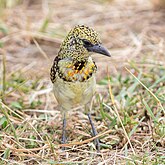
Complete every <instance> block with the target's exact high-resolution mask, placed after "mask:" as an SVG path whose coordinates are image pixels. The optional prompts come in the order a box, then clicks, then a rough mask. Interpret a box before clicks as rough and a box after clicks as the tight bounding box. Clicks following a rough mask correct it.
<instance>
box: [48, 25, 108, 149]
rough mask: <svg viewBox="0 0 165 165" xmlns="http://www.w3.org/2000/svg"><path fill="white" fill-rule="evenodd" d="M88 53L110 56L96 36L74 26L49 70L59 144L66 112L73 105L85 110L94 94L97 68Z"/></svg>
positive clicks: (66, 115)
mask: <svg viewBox="0 0 165 165" xmlns="http://www.w3.org/2000/svg"><path fill="white" fill-rule="evenodd" d="M89 52H96V53H99V54H103V55H106V56H110V53H109V52H108V50H107V49H106V48H105V47H103V46H102V44H101V41H100V39H99V36H98V33H96V32H95V31H94V30H93V29H92V28H89V27H87V26H84V25H78V26H75V27H74V28H73V29H72V30H71V31H70V32H69V34H68V35H67V37H66V38H65V40H64V41H63V42H62V44H61V47H60V50H59V52H58V55H57V56H56V57H55V59H54V63H53V66H52V68H51V72H50V77H51V81H52V83H53V91H54V95H55V97H56V99H57V101H58V103H59V106H60V110H61V112H62V117H63V130H62V143H66V119H67V118H68V113H69V111H71V110H72V109H73V107H75V106H77V105H85V107H88V106H87V105H88V104H89V103H90V102H91V99H92V97H93V95H94V93H95V88H96V80H95V73H96V71H97V66H96V64H95V62H94V61H93V59H92V57H91V56H90V54H89ZM88 118H89V121H90V124H91V127H92V133H93V136H96V135H97V131H96V129H95V127H94V125H93V123H92V120H91V116H90V114H88ZM95 142H96V148H97V149H98V150H99V148H100V145H99V140H98V139H96V140H95Z"/></svg>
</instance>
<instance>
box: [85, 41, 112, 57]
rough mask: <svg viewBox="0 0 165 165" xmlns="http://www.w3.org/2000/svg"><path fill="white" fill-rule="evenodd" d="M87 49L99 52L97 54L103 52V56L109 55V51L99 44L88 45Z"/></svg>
mask: <svg viewBox="0 0 165 165" xmlns="http://www.w3.org/2000/svg"><path fill="white" fill-rule="evenodd" d="M87 49H88V51H90V52H95V53H99V54H103V55H105V56H108V57H111V54H110V53H109V51H108V49H107V48H105V47H104V46H102V45H100V44H97V45H92V46H90V47H88V48H87Z"/></svg>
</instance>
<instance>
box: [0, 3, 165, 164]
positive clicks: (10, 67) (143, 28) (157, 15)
mask: <svg viewBox="0 0 165 165" xmlns="http://www.w3.org/2000/svg"><path fill="white" fill-rule="evenodd" d="M24 2H25V3H24V4H20V5H18V6H16V7H14V8H10V9H4V10H3V11H1V12H0V15H1V20H2V21H3V22H4V23H5V29H7V35H6V34H4V33H1V32H0V42H1V43H3V44H4V45H3V49H1V50H0V51H1V52H0V53H2V54H3V53H4V54H5V55H6V70H7V78H8V77H10V76H11V75H12V74H13V73H15V72H17V71H20V72H21V74H23V75H24V77H26V79H28V80H34V79H42V81H41V84H42V85H43V84H46V85H45V86H46V87H45V88H46V91H42V92H43V93H44V92H45V93H50V91H51V88H52V84H51V82H50V79H49V71H50V67H51V65H52V62H53V59H54V58H55V56H56V55H57V53H58V50H59V46H60V43H61V42H62V40H63V39H64V37H65V36H66V34H67V33H68V31H69V30H70V29H71V28H73V27H74V26H75V25H77V24H85V25H88V26H91V27H93V28H94V29H95V30H96V31H97V32H98V33H99V34H100V38H101V40H102V42H103V45H105V46H106V47H107V48H108V49H109V51H110V52H111V55H112V57H111V58H107V57H104V56H102V55H98V54H95V55H93V58H94V59H95V61H96V64H97V66H98V72H97V81H98V82H99V81H101V80H102V79H103V78H105V77H106V76H107V70H109V73H110V75H111V76H114V77H115V76H117V75H119V74H121V75H123V76H124V75H126V74H128V73H127V71H126V69H125V67H126V66H128V67H129V66H131V65H133V64H134V63H136V66H137V68H138V67H142V68H143V66H144V70H145V67H146V66H148V67H150V68H151V67H153V68H154V67H155V66H157V65H159V66H165V53H164V52H165V40H164V39H165V12H164V10H156V9H154V8H153V6H152V4H151V2H150V1H148V0H139V1H138V0H132V1H129V0H114V1H109V0H90V1H84V0H76V1H75V0H69V1H67V0H61V1H59V0H58V1H56V0H43V1H40V0H36V1H34V0H30V1H28V2H29V3H27V2H26V1H24ZM1 61H2V57H1ZM132 71H133V72H134V69H132ZM38 88H39V87H38ZM97 90H98V91H100V90H102V88H100V87H98V88H97ZM36 95H37V94H36ZM39 95H40V94H39ZM22 96H24V94H22ZM32 96H33V97H35V96H34V95H30V96H29V97H32ZM17 97H18V93H16V94H13V95H12V96H11V97H10V99H11V100H15V101H16V100H17ZM29 97H27V98H26V100H25V102H29ZM30 99H34V98H30ZM11 100H6V102H7V103H9V102H10V101H11ZM42 101H44V102H45V101H46V102H47V103H46V104H44V106H41V107H40V108H43V109H47V110H52V109H55V112H56V113H57V116H56V118H58V116H60V114H59V112H58V108H57V107H56V105H57V103H56V101H55V100H54V96H53V94H51V95H50V96H49V97H46V98H44V99H43V100H42ZM28 115H29V114H28ZM79 115H82V114H78V116H79ZM73 118H74V117H73ZM75 118H76V117H75ZM74 120H77V118H76V119H74ZM82 120H83V119H82ZM57 121H58V122H59V123H58V124H57V127H58V128H60V127H61V126H60V122H61V121H60V118H59V119H57ZM84 122H86V120H85V121H84ZM42 124H43V123H42ZM49 124H50V125H52V122H50V123H49ZM53 124H54V123H53ZM80 125H81V124H80ZM98 125H99V123H98ZM75 127H76V126H75ZM77 127H79V124H78V125H77ZM106 128H107V127H106ZM79 133H80V134H83V133H82V132H79ZM72 136H73V135H72ZM54 138H58V136H57V137H56V136H55V135H54ZM72 138H73V137H71V139H72ZM77 140H79V139H77ZM162 146H163V145H162ZM85 147H86V146H85ZM77 151H79V153H78V155H79V159H78V160H83V161H85V157H88V158H86V160H88V161H89V162H90V161H91V164H99V165H101V164H125V161H122V159H125V160H126V156H124V155H122V151H121V150H120V152H119V153H117V151H116V150H115V149H114V150H110V151H108V150H106V149H105V150H104V151H103V152H105V153H106V156H105V157H104V154H103V155H100V157H99V158H98V157H96V155H95V154H94V153H93V152H91V153H90V152H88V151H86V152H83V148H81V147H79V148H77ZM77 151H76V152H77ZM128 151H130V153H132V151H131V149H130V148H129V149H128ZM76 152H74V151H73V152H71V153H68V155H67V154H64V153H60V156H59V155H58V156H57V155H56V156H57V157H60V158H59V159H60V160H65V161H66V162H67V160H69V161H71V162H74V161H76V159H74V158H75V157H76V156H77V153H76ZM136 152H139V153H138V156H139V157H140V156H141V155H143V154H142V153H143V151H142V150H138V149H137V150H136ZM162 152H163V151H162ZM81 154H82V155H81ZM29 155H30V153H29ZM89 155H91V160H90V156H89ZM114 155H115V156H114ZM128 155H129V154H128ZM33 156H34V155H33ZM51 157H53V156H52V155H51ZM57 157H56V158H57ZM68 157H69V158H68ZM70 157H71V158H70ZM56 158H55V159H56ZM117 158H119V159H120V160H121V162H120V163H115V162H116V159H117ZM129 159H131V158H128V160H129ZM138 160H139V161H137V162H136V161H135V162H133V163H132V164H143V162H141V160H140V158H138ZM69 161H68V164H69ZM39 162H40V163H38V164H44V163H42V161H39ZM43 162H44V161H43ZM101 162H102V163H101ZM24 163H25V164H26V162H24ZM64 163H65V162H64ZM29 164H30V163H29ZM36 164H37V163H36ZM45 164H46V163H45ZM48 164H49V163H48ZM50 164H51V163H50ZM52 164H53V163H52ZM54 164H55V163H54ZM56 164H58V163H56ZM66 164H67V163H66ZM80 164H83V163H82V162H81V163H80ZM89 164H90V163H89Z"/></svg>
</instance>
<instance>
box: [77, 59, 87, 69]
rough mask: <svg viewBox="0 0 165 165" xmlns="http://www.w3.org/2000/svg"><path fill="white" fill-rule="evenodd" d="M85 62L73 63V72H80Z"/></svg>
mask: <svg viewBox="0 0 165 165" xmlns="http://www.w3.org/2000/svg"><path fill="white" fill-rule="evenodd" d="M85 64H86V62H85V61H77V62H75V64H74V66H75V70H81V69H82V68H83V67H84V66H85Z"/></svg>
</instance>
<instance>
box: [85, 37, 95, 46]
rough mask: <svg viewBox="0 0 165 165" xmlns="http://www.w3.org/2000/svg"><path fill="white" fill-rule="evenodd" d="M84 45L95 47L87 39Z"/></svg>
mask: <svg viewBox="0 0 165 165" xmlns="http://www.w3.org/2000/svg"><path fill="white" fill-rule="evenodd" d="M83 43H84V45H85V46H92V45H93V44H92V43H91V42H90V41H88V40H86V39H83Z"/></svg>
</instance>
